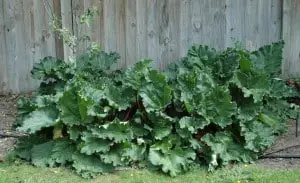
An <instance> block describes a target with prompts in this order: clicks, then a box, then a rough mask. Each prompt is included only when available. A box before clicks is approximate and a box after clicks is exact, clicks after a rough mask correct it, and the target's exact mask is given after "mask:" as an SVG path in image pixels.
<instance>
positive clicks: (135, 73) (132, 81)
mask: <svg viewBox="0 0 300 183" xmlns="http://www.w3.org/2000/svg"><path fill="white" fill-rule="evenodd" d="M151 62H152V60H141V61H139V62H137V63H136V64H135V65H134V66H133V67H131V68H129V69H127V70H126V71H125V73H124V78H123V83H124V85H126V86H130V87H132V88H134V89H136V90H139V89H140V88H141V87H142V86H144V85H145V83H146V78H145V76H146V75H148V73H149V70H150V68H149V67H150V64H151Z"/></svg>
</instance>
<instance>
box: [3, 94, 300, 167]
mask: <svg viewBox="0 0 300 183" xmlns="http://www.w3.org/2000/svg"><path fill="white" fill-rule="evenodd" d="M18 98H19V96H17V95H8V96H1V95H0V134H3V133H6V134H7V133H9V132H11V131H12V123H13V121H14V119H15V116H16V111H17V106H16V102H17V101H18ZM295 124H296V122H295V121H293V120H291V121H289V122H288V124H287V125H288V132H287V133H285V134H284V135H282V136H280V137H278V139H277V141H276V143H275V144H274V146H273V147H272V148H270V149H269V150H268V151H266V152H265V153H271V152H275V151H278V150H280V149H284V148H287V147H292V148H288V149H286V150H283V151H280V152H277V153H274V154H272V155H294V154H297V155H300V130H299V136H298V137H296V136H295V129H296V125H295ZM299 125H300V124H299ZM15 142H16V139H15V138H1V136H0V161H1V160H3V157H4V154H5V152H7V151H8V150H9V149H11V148H12V147H13V145H14V144H15ZM294 146H295V147H294ZM256 164H257V165H258V166H261V167H270V168H283V169H286V168H300V158H298V159H284V158H272V159H260V160H258V161H257V162H256Z"/></svg>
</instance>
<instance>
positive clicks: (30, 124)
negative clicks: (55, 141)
mask: <svg viewBox="0 0 300 183" xmlns="http://www.w3.org/2000/svg"><path fill="white" fill-rule="evenodd" d="M57 122H58V111H57V109H56V108H54V107H53V106H51V107H43V108H39V109H37V110H35V111H33V112H31V113H30V115H29V117H28V118H26V119H25V120H24V121H23V125H22V126H21V127H18V128H17V129H18V130H19V131H23V132H29V133H31V134H33V133H35V132H37V131H39V130H41V129H42V128H45V127H50V126H53V125H54V124H56V123H57Z"/></svg>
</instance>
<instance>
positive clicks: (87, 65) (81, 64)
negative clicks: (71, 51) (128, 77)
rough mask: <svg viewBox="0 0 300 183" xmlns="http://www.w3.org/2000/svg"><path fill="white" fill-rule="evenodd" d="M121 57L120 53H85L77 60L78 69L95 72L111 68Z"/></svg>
mask: <svg viewBox="0 0 300 183" xmlns="http://www.w3.org/2000/svg"><path fill="white" fill-rule="evenodd" d="M119 58H120V56H119V54H118V53H115V52H110V53H105V52H104V51H100V52H97V53H94V52H92V53H90V52H87V53H84V54H83V55H81V56H80V57H79V58H78V59H77V61H76V69H77V70H80V71H86V72H93V71H98V72H99V71H104V70H109V69H110V67H111V66H112V65H113V64H114V63H116V62H117V60H118V59H119Z"/></svg>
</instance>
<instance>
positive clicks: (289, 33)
mask: <svg viewBox="0 0 300 183" xmlns="http://www.w3.org/2000/svg"><path fill="white" fill-rule="evenodd" d="M282 37H283V39H284V40H285V43H286V44H285V48H284V59H285V60H284V62H283V75H284V76H285V77H300V1H298V0H284V2H283V24H282Z"/></svg>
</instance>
